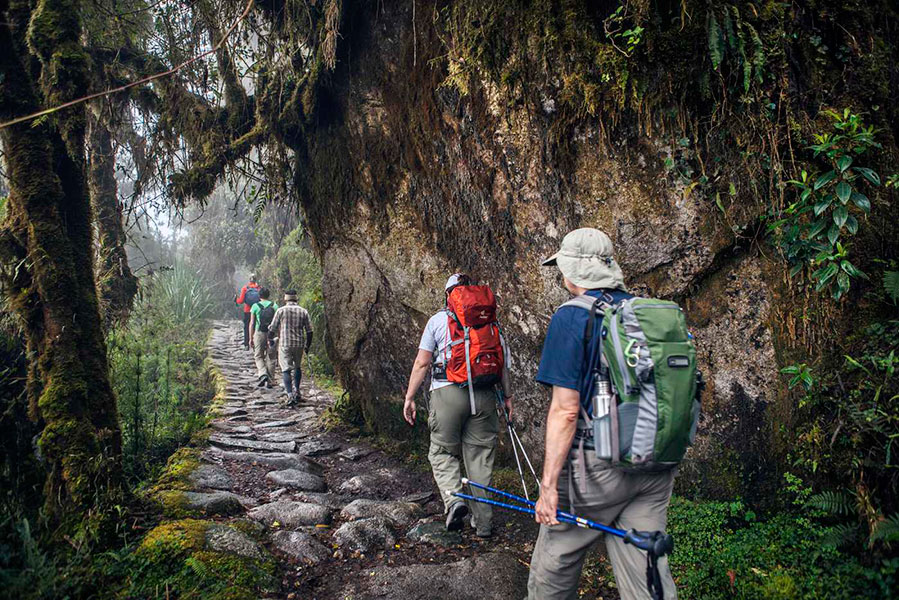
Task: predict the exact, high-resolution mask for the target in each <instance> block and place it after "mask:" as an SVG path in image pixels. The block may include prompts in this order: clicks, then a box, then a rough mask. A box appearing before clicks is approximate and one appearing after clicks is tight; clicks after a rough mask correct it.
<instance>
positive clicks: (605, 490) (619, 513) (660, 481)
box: [528, 450, 677, 600]
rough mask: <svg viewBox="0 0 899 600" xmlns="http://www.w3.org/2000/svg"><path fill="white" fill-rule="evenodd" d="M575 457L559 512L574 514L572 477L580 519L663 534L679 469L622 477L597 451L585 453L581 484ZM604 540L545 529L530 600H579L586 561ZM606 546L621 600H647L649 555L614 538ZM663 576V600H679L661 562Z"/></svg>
mask: <svg viewBox="0 0 899 600" xmlns="http://www.w3.org/2000/svg"><path fill="white" fill-rule="evenodd" d="M577 455H578V452H576V451H572V454H571V457H570V458H571V462H569V464H568V467H566V469H565V470H564V471H563V472H562V475H561V476H560V477H559V489H558V491H559V509H561V510H565V511H568V510H570V507H571V504H570V503H569V493H568V490H569V485H568V484H569V479H568V478H569V477H570V476H571V471H573V472H574V484H575V495H576V496H577V501H576V502H575V507H574V508H575V512H576V514H577V515H578V516H580V517H586V518H587V519H591V520H593V521H597V522H599V523H603V524H606V525H611V526H612V527H616V528H618V529H624V530H628V529H636V530H638V531H655V530H661V531H664V530H665V526H666V524H667V522H668V501H669V500H670V498H671V488H672V487H673V486H674V477H675V475H676V471H677V469H672V470H671V471H664V472H661V473H640V474H634V473H624V472H623V471H619V470H616V469H610V468H607V465H606V464H605V463H603V462H601V461H600V460H599V459H598V458H596V453H595V452H594V451H593V450H585V451H584V455H585V459H586V465H585V466H586V477H587V479H586V481H582V480H581V475H580V472H579V471H580V469H579V468H578V467H579V461H580V458H579V457H578V456H577ZM603 536H604V534H603V533H602V532H601V531H596V530H593V529H582V528H580V527H577V526H576V525H568V524H565V523H560V524H559V525H554V526H552V527H547V526H546V525H541V526H540V534H539V535H538V537H537V544H536V545H535V546H534V555H533V557H532V558H531V573H530V577H529V578H528V600H573V599H575V598H577V597H578V596H577V589H578V580H579V579H580V577H581V569H582V568H583V566H584V557H585V556H586V555H587V551H588V550H589V549H590V547H591V546H593V544H595V543H596V542H597V541H599V539H600V538H602V537H603ZM605 543H606V550H607V551H608V554H609V558H610V559H611V561H612V569H613V571H614V572H615V581H616V582H617V583H618V590H619V591H620V592H621V598H622V600H637V599H640V600H642V599H644V598H645V599H649V598H650V596H649V591H648V590H647V588H646V553H645V552H643V551H642V550H639V549H637V548H635V547H633V546H631V545H625V543H624V540H623V539H621V538H618V537H614V536H611V535H606V536H605ZM659 571H660V572H661V576H662V588H663V589H664V596H665V600H671V599H676V598H677V590H676V589H675V587H674V579H672V577H671V571H670V570H669V569H668V558H667V557H665V558H661V559H659Z"/></svg>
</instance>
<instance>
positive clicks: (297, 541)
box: [272, 531, 331, 564]
mask: <svg viewBox="0 0 899 600" xmlns="http://www.w3.org/2000/svg"><path fill="white" fill-rule="evenodd" d="M272 543H273V544H274V547H275V549H277V550H280V551H281V552H283V553H284V554H286V555H287V556H289V557H290V558H292V559H294V560H299V561H302V562H306V563H310V564H316V563H320V562H322V561H323V560H327V559H328V558H329V557H330V556H331V551H330V550H328V548H327V547H326V546H325V545H324V544H322V543H321V542H320V541H318V539H317V538H316V537H315V536H313V535H311V534H309V533H305V532H303V531H276V532H275V533H273V534H272Z"/></svg>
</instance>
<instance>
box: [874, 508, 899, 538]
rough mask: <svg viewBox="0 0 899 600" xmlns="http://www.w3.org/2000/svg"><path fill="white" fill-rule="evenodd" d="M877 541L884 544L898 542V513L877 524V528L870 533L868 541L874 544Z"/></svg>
mask: <svg viewBox="0 0 899 600" xmlns="http://www.w3.org/2000/svg"><path fill="white" fill-rule="evenodd" d="M878 540H881V541H884V542H896V541H899V513H896V514H893V515H890V516H889V517H887V518H886V519H884V520H883V521H881V522H880V523H878V524H877V527H876V528H875V529H874V531H872V532H871V537H870V541H871V542H876V541H878Z"/></svg>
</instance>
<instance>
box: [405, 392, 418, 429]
mask: <svg viewBox="0 0 899 600" xmlns="http://www.w3.org/2000/svg"><path fill="white" fill-rule="evenodd" d="M415 410H416V408H415V400H414V399H413V398H406V402H405V403H404V404H403V418H404V419H406V423H408V424H409V425H415Z"/></svg>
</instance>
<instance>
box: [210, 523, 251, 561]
mask: <svg viewBox="0 0 899 600" xmlns="http://www.w3.org/2000/svg"><path fill="white" fill-rule="evenodd" d="M206 547H207V548H208V549H210V550H213V551H215V552H227V553H229V554H237V555H238V556H244V557H246V558H256V559H259V560H262V559H264V558H265V552H264V551H263V550H262V548H261V547H260V546H259V544H257V543H256V542H255V541H254V540H253V538H251V537H250V536H248V535H247V534H245V533H243V532H242V531H238V530H237V529H234V528H232V527H228V526H227V525H220V524H218V523H216V524H214V525H210V526H209V529H207V530H206Z"/></svg>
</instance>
